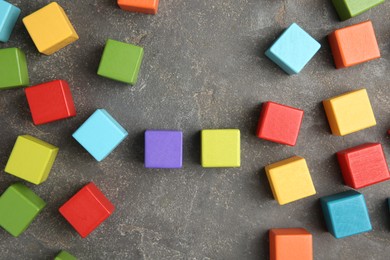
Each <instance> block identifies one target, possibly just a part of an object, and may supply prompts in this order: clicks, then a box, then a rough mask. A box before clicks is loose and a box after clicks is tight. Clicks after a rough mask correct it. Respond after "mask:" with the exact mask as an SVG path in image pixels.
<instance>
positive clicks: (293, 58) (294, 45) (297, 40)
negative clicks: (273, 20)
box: [265, 23, 321, 75]
mask: <svg viewBox="0 0 390 260" xmlns="http://www.w3.org/2000/svg"><path fill="white" fill-rule="evenodd" d="M320 48H321V44H319V43H318V42H317V41H316V40H315V39H314V38H313V37H311V36H310V35H309V34H308V33H307V32H305V31H304V30H303V29H302V28H301V27H299V26H298V25H297V24H296V23H293V24H291V25H290V27H288V28H287V29H286V30H285V31H284V32H283V33H282V35H280V36H279V38H278V39H277V40H276V41H275V42H274V44H273V45H272V46H271V47H270V48H269V49H268V50H267V51H266V52H265V55H266V56H267V57H268V58H270V59H271V60H272V61H273V62H275V63H276V64H277V65H279V67H281V68H282V69H283V70H284V71H285V72H287V73H288V74H290V75H291V74H297V73H299V72H300V71H301V70H302V69H303V67H305V65H306V64H307V63H308V62H309V61H310V60H311V58H313V56H314V55H315V54H316V53H317V51H318V50H319V49H320Z"/></svg>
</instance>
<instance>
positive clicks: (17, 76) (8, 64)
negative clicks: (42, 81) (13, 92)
mask: <svg viewBox="0 0 390 260" xmlns="http://www.w3.org/2000/svg"><path fill="white" fill-rule="evenodd" d="M29 84H30V80H29V77H28V70H27V61H26V56H25V55H24V52H23V51H22V50H21V49H19V48H6V49H0V90H4V89H11V88H17V87H25V86H28V85H29Z"/></svg>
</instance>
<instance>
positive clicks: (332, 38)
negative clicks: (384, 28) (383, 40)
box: [328, 21, 381, 69]
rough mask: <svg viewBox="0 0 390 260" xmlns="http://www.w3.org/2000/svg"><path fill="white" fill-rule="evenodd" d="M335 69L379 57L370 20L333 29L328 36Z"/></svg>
mask: <svg viewBox="0 0 390 260" xmlns="http://www.w3.org/2000/svg"><path fill="white" fill-rule="evenodd" d="M328 41H329V44H330V47H331V50H332V54H333V59H334V63H335V66H336V68H337V69H340V68H346V67H351V66H354V65H357V64H360V63H363V62H367V61H370V60H374V59H378V58H380V57H381V54H380V51H379V47H378V42H377V41H376V36H375V31H374V27H373V26H372V23H371V21H365V22H362V23H358V24H354V25H351V26H347V27H344V28H341V29H338V30H335V31H334V32H332V33H331V34H329V36H328Z"/></svg>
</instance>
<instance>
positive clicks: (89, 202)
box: [59, 182, 115, 238]
mask: <svg viewBox="0 0 390 260" xmlns="http://www.w3.org/2000/svg"><path fill="white" fill-rule="evenodd" d="M114 210H115V207H114V205H112V204H111V202H110V201H109V200H108V199H107V198H106V197H105V196H104V194H103V193H102V192H101V191H100V190H99V189H98V188H97V187H96V186H95V184H94V183H92V182H91V183H89V184H87V185H86V186H84V187H83V188H82V189H81V190H80V191H79V192H77V193H76V194H75V195H74V196H73V197H72V198H70V200H68V201H67V202H66V203H65V204H64V205H62V206H61V208H60V209H59V211H60V213H61V214H62V216H64V218H65V219H66V220H67V221H68V222H69V223H70V224H71V225H72V226H73V228H74V229H75V230H76V231H77V232H78V233H79V234H80V236H81V237H82V238H85V237H87V236H88V235H89V234H90V233H91V232H92V231H93V230H94V229H95V228H97V227H98V226H99V225H100V224H101V223H102V222H103V221H104V220H106V219H107V218H108V217H109V216H110V215H111V214H112V213H113V212H114Z"/></svg>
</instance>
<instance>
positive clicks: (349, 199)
mask: <svg viewBox="0 0 390 260" xmlns="http://www.w3.org/2000/svg"><path fill="white" fill-rule="evenodd" d="M320 201H321V207H322V212H323V214H324V217H325V222H326V226H327V228H328V231H329V232H330V233H331V234H332V235H333V236H334V237H336V238H343V237H348V236H352V235H356V234H360V233H363V232H368V231H371V230H372V227H371V221H370V216H369V215H368V210H367V206H366V201H365V199H364V196H363V194H361V193H359V192H357V191H354V190H350V191H345V192H341V193H337V194H334V195H330V196H326V197H322V198H321V199H320Z"/></svg>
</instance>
